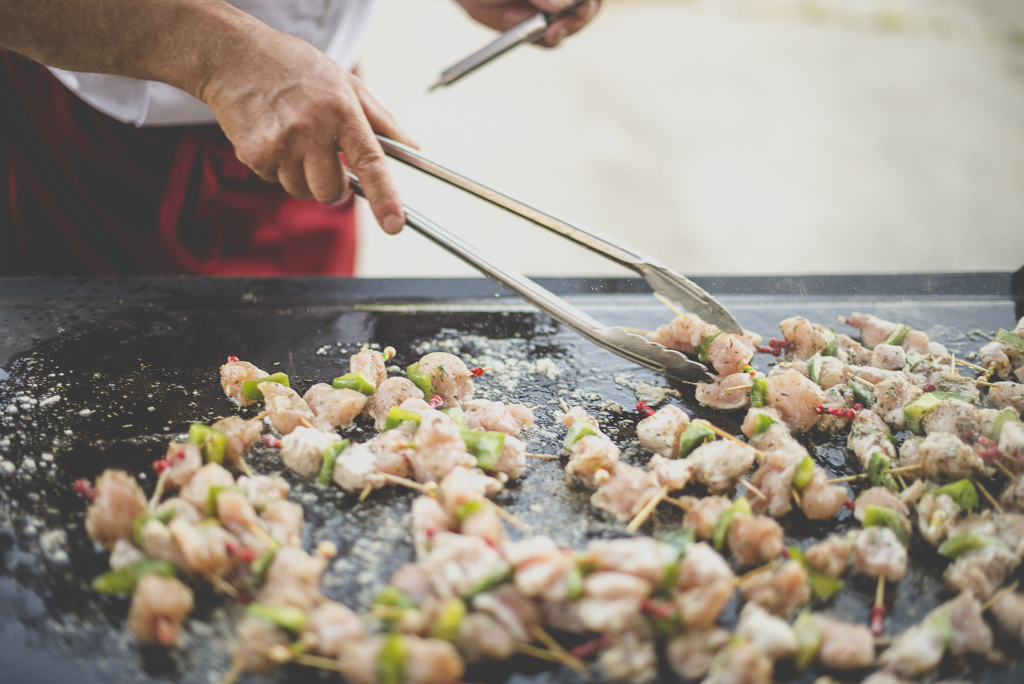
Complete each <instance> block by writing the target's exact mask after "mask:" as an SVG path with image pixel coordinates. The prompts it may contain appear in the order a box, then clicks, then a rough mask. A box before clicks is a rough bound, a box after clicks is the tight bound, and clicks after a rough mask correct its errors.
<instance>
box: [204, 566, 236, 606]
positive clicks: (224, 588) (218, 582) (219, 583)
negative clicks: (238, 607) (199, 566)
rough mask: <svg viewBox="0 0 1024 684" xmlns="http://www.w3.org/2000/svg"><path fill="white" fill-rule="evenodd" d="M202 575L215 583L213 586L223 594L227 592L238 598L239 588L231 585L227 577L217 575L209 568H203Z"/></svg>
mask: <svg viewBox="0 0 1024 684" xmlns="http://www.w3.org/2000/svg"><path fill="white" fill-rule="evenodd" d="M199 574H200V575H202V576H203V577H204V578H205V579H206V581H207V582H209V583H210V584H212V585H213V588H214V589H216V590H217V591H219V592H220V593H222V594H227V595H228V596H230V597H231V598H233V599H236V598H238V590H237V589H235V588H234V587H233V586H231V585H230V584H229V583H228V581H227V580H226V579H224V578H223V577H221V576H220V575H216V574H214V573H212V572H210V571H209V570H203V571H202V572H200V573H199Z"/></svg>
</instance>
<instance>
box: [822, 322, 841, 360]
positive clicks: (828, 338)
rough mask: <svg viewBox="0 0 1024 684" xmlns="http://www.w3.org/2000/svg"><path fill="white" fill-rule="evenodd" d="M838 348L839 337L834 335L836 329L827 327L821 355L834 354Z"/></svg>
mask: <svg viewBox="0 0 1024 684" xmlns="http://www.w3.org/2000/svg"><path fill="white" fill-rule="evenodd" d="M838 349H839V337H838V336H837V335H836V331H835V330H833V329H832V328H829V329H828V330H826V331H825V350H824V351H823V352H821V355H822V356H835V355H836V350H838Z"/></svg>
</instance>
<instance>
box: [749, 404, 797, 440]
mask: <svg viewBox="0 0 1024 684" xmlns="http://www.w3.org/2000/svg"><path fill="white" fill-rule="evenodd" d="M760 416H765V417H767V418H771V419H772V420H773V421H775V422H777V423H781V422H782V415H781V414H780V413H779V412H778V411H777V410H775V409H773V408H771V407H767V408H752V409H749V410H748V411H747V415H745V416H744V417H743V424H742V425H741V426H740V431H741V432H742V433H743V434H744V436H746V438H747V439H754V428H755V427H756V425H757V422H758V420H759V418H760ZM780 427H781V426H780ZM773 428H774V426H773V427H772V428H768V429H769V430H771V429H773ZM766 432H767V431H766ZM787 432H788V430H787ZM761 434H764V433H761ZM758 436H760V435H758Z"/></svg>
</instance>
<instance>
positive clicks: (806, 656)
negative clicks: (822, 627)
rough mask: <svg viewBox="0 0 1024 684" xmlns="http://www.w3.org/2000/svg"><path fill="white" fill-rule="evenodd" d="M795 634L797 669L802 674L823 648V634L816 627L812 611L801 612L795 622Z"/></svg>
mask: <svg viewBox="0 0 1024 684" xmlns="http://www.w3.org/2000/svg"><path fill="white" fill-rule="evenodd" d="M793 633H794V634H795V635H796V669H797V670H799V671H801V672H802V671H804V670H806V669H807V668H808V666H809V665H810V664H811V663H812V662H814V657H815V656H816V655H818V649H820V648H821V632H819V631H818V628H817V627H815V626H814V620H812V619H811V611H809V610H806V609H805V610H802V611H800V614H799V615H797V616H796V620H794V621H793Z"/></svg>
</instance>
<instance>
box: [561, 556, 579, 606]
mask: <svg viewBox="0 0 1024 684" xmlns="http://www.w3.org/2000/svg"><path fill="white" fill-rule="evenodd" d="M565 581H566V583H567V584H568V585H569V600H570V601H576V600H578V599H581V598H583V571H582V570H580V566H579V563H573V564H572V565H570V566H569V572H568V573H566V576H565Z"/></svg>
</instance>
